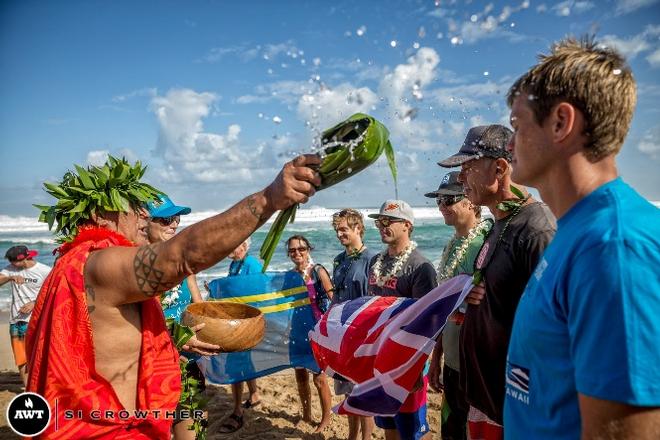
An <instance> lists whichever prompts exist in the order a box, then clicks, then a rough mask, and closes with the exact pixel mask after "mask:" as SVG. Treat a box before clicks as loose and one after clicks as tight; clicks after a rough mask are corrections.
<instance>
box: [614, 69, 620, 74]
mask: <svg viewBox="0 0 660 440" xmlns="http://www.w3.org/2000/svg"><path fill="white" fill-rule="evenodd" d="M612 73H613V74H615V75H621V69H614V70H613V71H612Z"/></svg>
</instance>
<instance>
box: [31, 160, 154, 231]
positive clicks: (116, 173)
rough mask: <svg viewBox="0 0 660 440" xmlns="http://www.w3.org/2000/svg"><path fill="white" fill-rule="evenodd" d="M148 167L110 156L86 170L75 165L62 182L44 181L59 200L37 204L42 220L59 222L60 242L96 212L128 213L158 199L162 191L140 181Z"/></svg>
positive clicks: (45, 187)
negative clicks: (100, 164)
mask: <svg viewBox="0 0 660 440" xmlns="http://www.w3.org/2000/svg"><path fill="white" fill-rule="evenodd" d="M146 170H147V167H146V166H144V167H143V166H142V164H141V163H140V162H139V161H138V162H136V163H135V164H134V165H131V164H130V163H129V162H128V161H127V160H126V159H125V158H122V159H117V158H115V157H113V156H108V160H107V161H106V163H105V164H104V165H103V166H101V167H97V166H89V167H87V169H85V168H83V167H81V166H79V165H75V171H67V172H66V174H64V177H63V178H62V181H61V182H59V183H49V182H45V183H44V189H45V191H46V192H47V193H48V194H50V195H51V196H53V197H55V198H56V199H57V203H56V204H55V205H52V206H50V205H34V206H35V207H36V208H37V209H39V210H40V211H41V213H40V214H39V221H40V222H43V223H48V229H52V228H53V225H54V224H55V223H57V228H56V229H55V234H56V235H58V237H57V241H58V242H60V243H62V242H67V241H71V240H72V239H73V237H75V236H76V234H77V233H78V227H79V226H80V225H82V224H84V223H85V222H87V221H89V220H90V219H91V215H92V213H93V212H128V211H130V210H131V209H132V208H135V207H138V206H141V205H143V204H144V203H147V202H150V201H152V200H155V199H156V198H157V197H158V195H159V194H162V191H160V190H158V189H156V188H154V187H153V186H151V185H149V184H146V183H143V182H140V179H141V178H142V176H143V175H144V172H145V171H146Z"/></svg>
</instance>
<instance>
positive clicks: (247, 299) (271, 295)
mask: <svg viewBox="0 0 660 440" xmlns="http://www.w3.org/2000/svg"><path fill="white" fill-rule="evenodd" d="M301 293H307V287H306V286H300V287H293V288H291V289H286V290H279V291H275V292H268V293H261V294H258V295H246V296H232V297H231V298H222V299H213V298H210V299H209V300H210V301H225V302H234V303H242V304H245V303H257V302H261V301H270V300H273V299H280V298H286V297H288V296H295V295H299V294H301Z"/></svg>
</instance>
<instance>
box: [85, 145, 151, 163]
mask: <svg viewBox="0 0 660 440" xmlns="http://www.w3.org/2000/svg"><path fill="white" fill-rule="evenodd" d="M109 154H110V150H92V151H90V152H88V153H87V160H86V162H87V165H94V166H97V167H100V166H102V165H103V164H105V162H106V161H107V160H108V155H109ZM112 155H113V156H115V157H117V158H120V159H121V158H126V160H127V161H129V162H131V163H133V162H135V161H137V160H138V156H137V154H135V152H134V151H133V150H131V149H130V148H120V149H118V150H115V151H113V152H112Z"/></svg>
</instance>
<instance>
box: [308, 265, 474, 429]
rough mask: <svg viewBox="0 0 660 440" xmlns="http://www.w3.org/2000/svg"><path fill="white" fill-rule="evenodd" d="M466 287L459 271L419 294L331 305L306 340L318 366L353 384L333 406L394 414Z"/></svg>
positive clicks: (341, 409)
mask: <svg viewBox="0 0 660 440" xmlns="http://www.w3.org/2000/svg"><path fill="white" fill-rule="evenodd" d="M471 288H472V277H471V276H469V275H459V276H456V277H454V278H450V279H449V280H447V281H445V282H444V283H442V284H441V285H439V286H438V287H436V288H435V289H433V290H432V291H431V292H429V293H427V294H426V295H425V296H423V297H422V298H420V299H410V298H398V297H392V296H364V297H361V298H357V299H354V300H352V301H347V302H345V303H341V304H337V305H335V306H333V307H331V308H330V310H328V312H327V313H326V314H325V315H323V317H322V318H321V320H320V321H319V322H318V323H317V324H316V326H315V327H314V330H312V331H310V333H309V340H310V343H311V345H312V351H313V352H314V357H315V358H316V361H317V362H318V364H319V366H320V367H321V369H322V370H324V371H325V372H326V373H327V374H328V375H329V376H331V377H334V378H339V379H345V380H350V381H351V382H354V383H355V384H356V386H355V387H354V388H353V391H352V393H351V394H350V396H348V398H346V399H345V400H344V401H343V402H342V403H340V404H339V405H338V406H337V407H335V408H334V411H335V412H337V413H339V414H349V415H359V416H378V415H380V416H393V415H395V414H396V413H397V412H398V411H399V409H400V408H401V405H403V402H404V401H405V400H406V398H407V397H408V395H409V394H410V393H411V392H412V390H413V388H414V386H415V383H416V382H417V381H418V379H419V377H420V375H421V374H422V371H423V370H424V364H425V362H426V360H427V359H428V357H429V355H430V354H431V352H432V351H433V347H434V346H435V340H436V338H437V337H438V335H439V334H440V333H441V332H442V329H443V328H444V326H445V324H446V322H447V318H449V315H451V314H452V313H453V312H454V311H455V310H456V309H457V308H458V306H459V305H460V304H461V303H462V302H463V300H464V299H465V297H466V296H467V294H468V292H469V291H470V290H471Z"/></svg>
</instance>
